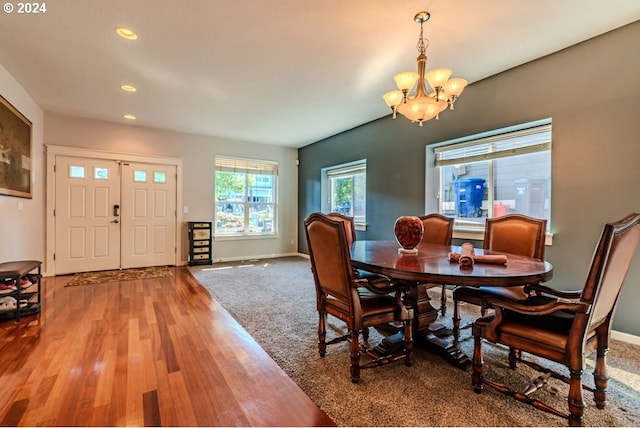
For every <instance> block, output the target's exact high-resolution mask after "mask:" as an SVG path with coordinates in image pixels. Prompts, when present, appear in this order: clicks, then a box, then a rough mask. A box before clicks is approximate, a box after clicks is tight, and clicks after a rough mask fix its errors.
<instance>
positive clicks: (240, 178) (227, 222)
mask: <svg viewBox="0 0 640 428" xmlns="http://www.w3.org/2000/svg"><path fill="white" fill-rule="evenodd" d="M277 171H278V168H277V164H276V163H270V162H266V161H256V160H246V159H233V158H224V157H216V176H215V199H216V210H215V234H216V235H248V234H252V235H255V234H273V233H275V225H276V221H275V219H276V206H277V205H276V188H277V187H276V181H277V180H276V179H277Z"/></svg>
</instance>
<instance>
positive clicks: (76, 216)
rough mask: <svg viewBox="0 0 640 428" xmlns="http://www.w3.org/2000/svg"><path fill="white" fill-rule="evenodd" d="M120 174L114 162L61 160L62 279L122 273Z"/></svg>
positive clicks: (58, 251)
mask: <svg viewBox="0 0 640 428" xmlns="http://www.w3.org/2000/svg"><path fill="white" fill-rule="evenodd" d="M119 172H120V171H119V165H118V163H117V162H115V161H112V160H101V159H89V158H75V157H67V156H57V157H56V180H55V181H56V187H55V189H56V197H55V201H56V204H55V236H56V242H55V261H56V263H55V266H56V267H55V273H56V274H64V273H72V272H85V271H96V270H109V269H118V268H119V267H120V227H119V225H118V224H117V223H113V222H112V221H113V219H114V218H113V216H111V214H112V212H111V207H112V206H113V205H114V204H118V203H119V201H120V174H119Z"/></svg>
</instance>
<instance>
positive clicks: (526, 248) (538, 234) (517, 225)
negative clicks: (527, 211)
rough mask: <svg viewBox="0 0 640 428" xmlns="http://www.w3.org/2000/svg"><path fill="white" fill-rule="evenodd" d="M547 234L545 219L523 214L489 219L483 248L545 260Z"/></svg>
mask: <svg viewBox="0 0 640 428" xmlns="http://www.w3.org/2000/svg"><path fill="white" fill-rule="evenodd" d="M546 233H547V220H545V219H537V218H532V217H527V216H526V215H522V214H507V215H504V216H502V217H495V218H488V219H487V222H486V225H485V229H484V243H483V248H484V249H485V250H493V251H500V252H503V253H509V254H516V255H519V256H526V257H533V258H536V259H540V260H543V259H544V241H545V236H546Z"/></svg>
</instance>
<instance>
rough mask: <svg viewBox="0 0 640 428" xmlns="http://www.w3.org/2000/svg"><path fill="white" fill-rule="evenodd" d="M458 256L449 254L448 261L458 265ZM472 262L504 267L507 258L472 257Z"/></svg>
mask: <svg viewBox="0 0 640 428" xmlns="http://www.w3.org/2000/svg"><path fill="white" fill-rule="evenodd" d="M460 256H461V254H460V253H449V261H450V262H453V263H458V262H459V260H460ZM473 262H474V263H487V264H495V265H506V264H507V256H505V255H504V254H495V255H487V256H473Z"/></svg>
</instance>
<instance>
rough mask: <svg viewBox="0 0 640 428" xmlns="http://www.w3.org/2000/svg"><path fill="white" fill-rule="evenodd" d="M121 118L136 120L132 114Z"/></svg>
mask: <svg viewBox="0 0 640 428" xmlns="http://www.w3.org/2000/svg"><path fill="white" fill-rule="evenodd" d="M122 117H124V118H125V119H127V120H136V117H135V116H134V115H132V114H125V115H124V116H122Z"/></svg>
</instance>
